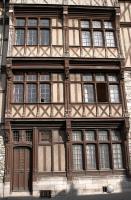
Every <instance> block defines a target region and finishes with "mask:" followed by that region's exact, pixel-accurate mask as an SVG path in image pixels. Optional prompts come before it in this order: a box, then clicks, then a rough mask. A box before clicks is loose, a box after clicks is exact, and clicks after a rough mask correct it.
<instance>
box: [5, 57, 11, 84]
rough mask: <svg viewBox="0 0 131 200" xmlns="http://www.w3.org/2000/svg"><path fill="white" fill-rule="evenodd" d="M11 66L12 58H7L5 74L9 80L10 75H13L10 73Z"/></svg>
mask: <svg viewBox="0 0 131 200" xmlns="http://www.w3.org/2000/svg"><path fill="white" fill-rule="evenodd" d="M11 67H12V60H11V59H7V64H6V74H7V78H8V79H9V80H11V79H12V76H13V74H12V68H11Z"/></svg>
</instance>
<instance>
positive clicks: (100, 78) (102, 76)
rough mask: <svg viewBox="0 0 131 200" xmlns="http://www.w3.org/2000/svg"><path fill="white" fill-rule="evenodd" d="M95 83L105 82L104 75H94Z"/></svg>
mask: <svg viewBox="0 0 131 200" xmlns="http://www.w3.org/2000/svg"><path fill="white" fill-rule="evenodd" d="M96 81H99V82H101V81H105V75H104V74H102V73H96Z"/></svg>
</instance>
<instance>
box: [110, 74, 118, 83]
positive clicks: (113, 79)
mask: <svg viewBox="0 0 131 200" xmlns="http://www.w3.org/2000/svg"><path fill="white" fill-rule="evenodd" d="M108 81H110V82H116V81H118V77H117V75H116V74H109V75H108Z"/></svg>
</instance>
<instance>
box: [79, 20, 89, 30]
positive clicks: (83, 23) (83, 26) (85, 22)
mask: <svg viewBox="0 0 131 200" xmlns="http://www.w3.org/2000/svg"><path fill="white" fill-rule="evenodd" d="M81 28H89V21H86V20H83V21H81Z"/></svg>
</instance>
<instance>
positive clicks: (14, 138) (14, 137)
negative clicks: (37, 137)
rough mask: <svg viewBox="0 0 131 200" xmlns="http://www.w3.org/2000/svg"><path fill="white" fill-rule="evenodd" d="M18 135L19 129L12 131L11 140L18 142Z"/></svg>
mask: <svg viewBox="0 0 131 200" xmlns="http://www.w3.org/2000/svg"><path fill="white" fill-rule="evenodd" d="M19 135H20V133H19V131H16V130H15V131H13V140H14V141H15V142H19Z"/></svg>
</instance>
